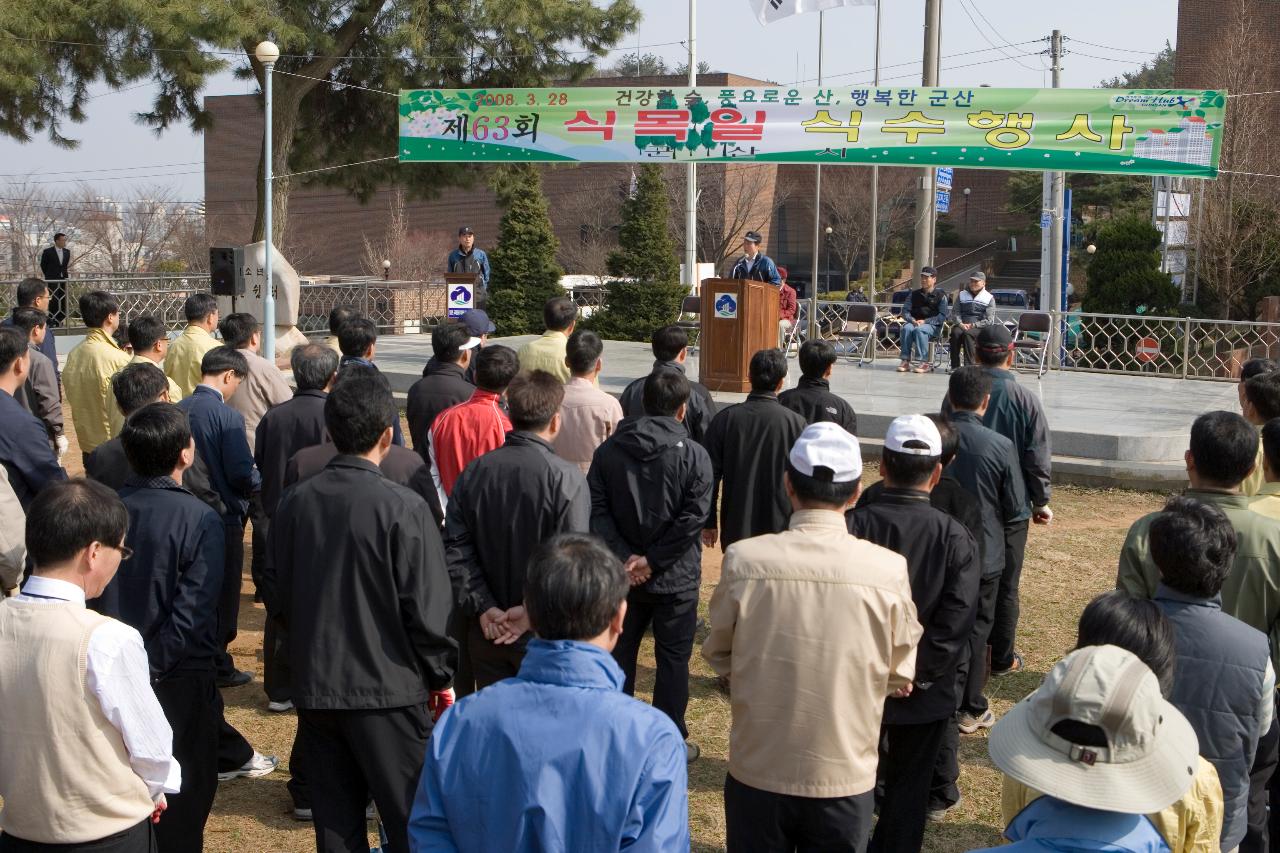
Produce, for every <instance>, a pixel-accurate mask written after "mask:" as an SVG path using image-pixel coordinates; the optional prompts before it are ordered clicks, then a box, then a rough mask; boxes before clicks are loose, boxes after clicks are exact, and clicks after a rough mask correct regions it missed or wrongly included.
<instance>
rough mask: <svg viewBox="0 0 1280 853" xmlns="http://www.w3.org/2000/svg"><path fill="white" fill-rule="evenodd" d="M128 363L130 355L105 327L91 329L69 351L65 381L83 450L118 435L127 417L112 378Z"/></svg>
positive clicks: (84, 451)
mask: <svg viewBox="0 0 1280 853" xmlns="http://www.w3.org/2000/svg"><path fill="white" fill-rule="evenodd" d="M128 363H129V354H128V353H126V352H125V351H124V350H122V349H120V345H119V344H117V343H116V342H115V340H114V339H113V338H112V337H111V336H110V335H108V334H107V333H106V332H104V331H102V329H90V330H89V332H88V334H86V335H85V338H84V340H83V341H81V342H80V343H79V344H77V345H76V347H75V349H73V350H71V352H69V353H67V366H66V369H65V370H63V371H62V384H63V387H64V388H66V391H67V403H68V404H69V405H70V406H71V422H72V423H73V424H74V425H75V428H76V438H77V439H78V440H79V442H80V451H81V452H82V453H90V452H92V451H93V449H94V448H95V447H97V446H98V445H99V444H102V443H103V442H105V441H107V440H109V439H111V438H113V437H115V436H116V435H119V433H120V427H122V426H123V425H124V416H123V415H121V414H120V407H119V406H117V405H116V398H115V395H114V394H112V393H111V377H113V376H115V375H116V374H117V373H118V372H120V370H122V369H123V368H124V367H125V365H127V364H128Z"/></svg>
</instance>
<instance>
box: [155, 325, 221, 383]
mask: <svg viewBox="0 0 1280 853" xmlns="http://www.w3.org/2000/svg"><path fill="white" fill-rule="evenodd" d="M220 346H222V341H220V340H218V339H217V338H215V337H214V336H213V335H211V334H209V331H208V330H207V329H205V328H202V327H200V326H196V325H189V326H187V327H186V328H185V329H183V330H182V334H180V335H178V337H176V338H174V339H173V343H171V344H169V353H168V354H167V355H166V356H165V357H164V372H165V375H166V376H168V377H169V378H170V379H172V380H173V381H174V382H177V383H178V390H180V391H181V392H182V396H183V397H184V398H186V397H190V396H191V392H192V391H195V390H196V386H197V385H199V384H200V380H201V379H202V378H203V376H201V374H200V362H202V361H204V356H205V353H207V352H208V351H209V350H211V349H217V348H218V347H220Z"/></svg>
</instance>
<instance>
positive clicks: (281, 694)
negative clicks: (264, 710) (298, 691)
mask: <svg viewBox="0 0 1280 853" xmlns="http://www.w3.org/2000/svg"><path fill="white" fill-rule="evenodd" d="M292 681H293V666H292V665H291V664H290V663H289V632H288V631H287V630H285V627H284V626H283V625H281V624H280V623H279V622H278V621H276V619H275V618H274V617H272V616H270V615H268V616H267V618H266V620H265V622H264V623H263V630H262V689H263V690H264V691H265V692H266V694H267V698H268V699H270V700H271V701H272V702H288V701H289V700H291V699H292V698H293V685H292Z"/></svg>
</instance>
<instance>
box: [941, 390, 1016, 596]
mask: <svg viewBox="0 0 1280 853" xmlns="http://www.w3.org/2000/svg"><path fill="white" fill-rule="evenodd" d="M951 425H952V427H953V428H954V429H955V431H956V434H957V435H958V436H959V438H960V444H959V446H958V447H957V449H956V458H955V461H954V462H952V463H951V465H950V467H948V469H947V470H948V472H950V473H951V475H952V476H954V477H955V478H956V479H957V480H958V481H959V482H960V484H961V485H963V486H964V487H965V488H966V489H968V490H969V491H970V492H972V493H973V495H974V496H975V497H976V498H977V505H978V507H979V508H980V510H981V524H980V526H978V527H970V528H969V530H970V531H972V533H973V535H974V538H976V539H978V541H979V542H980V543H981V547H982V553H983V560H982V565H983V569H982V576H983V577H992V576H993V575H999V574H1001V573H1003V572H1004V528H1005V525H1007V524H1012V523H1013V522H1016V521H1020V520H1022V519H1023V518H1025V517H1026V516H1025V515H1023V512H1024V511H1025V509H1026V506H1025V504H1024V497H1023V496H1024V495H1025V494H1026V487H1025V486H1024V485H1023V483H1022V469H1021V467H1020V465H1019V463H1018V453H1017V451H1016V450H1014V448H1013V442H1012V441H1010V440H1009V439H1007V438H1005V437H1004V436H1003V435H1001V434H1000V433H998V432H996V431H995V430H992V429H988V428H987V427H984V426H983V425H982V420H981V418H979V417H978V416H977V415H976V414H974V413H973V412H953V413H952V415H951Z"/></svg>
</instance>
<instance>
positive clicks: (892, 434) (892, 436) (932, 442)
mask: <svg viewBox="0 0 1280 853" xmlns="http://www.w3.org/2000/svg"><path fill="white" fill-rule="evenodd" d="M908 441H918V442H921V443H922V444H924V445H925V446H924V447H907V446H906V444H907V442H908ZM884 448H885V450H892V451H894V452H895V453H906V454H909V455H911V456H941V455H942V435H941V434H940V433H939V432H938V425H937V424H935V423H934V422H933V421H932V420H930V419H929V418H927V417H925V416H924V415H902V416H901V417H897V418H894V419H893V423H891V424H889V431H888V432H887V433H885V436H884Z"/></svg>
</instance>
